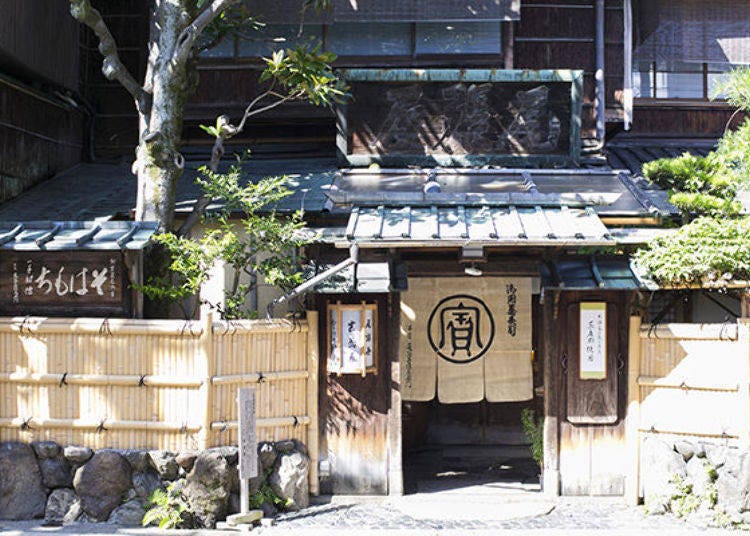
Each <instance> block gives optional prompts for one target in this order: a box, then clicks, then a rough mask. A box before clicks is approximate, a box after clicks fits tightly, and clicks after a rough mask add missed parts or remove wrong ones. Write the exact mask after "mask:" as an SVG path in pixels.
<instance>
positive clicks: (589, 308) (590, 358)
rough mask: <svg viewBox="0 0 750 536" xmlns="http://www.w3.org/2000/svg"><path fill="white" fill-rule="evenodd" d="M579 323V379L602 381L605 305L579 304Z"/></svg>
mask: <svg viewBox="0 0 750 536" xmlns="http://www.w3.org/2000/svg"><path fill="white" fill-rule="evenodd" d="M580 315H581V318H580V323H579V330H580V333H579V336H580V342H579V346H578V349H579V354H580V355H579V359H580V367H579V369H578V372H579V377H580V379H582V380H603V379H605V378H606V377H607V304H606V303H604V302H581V308H580Z"/></svg>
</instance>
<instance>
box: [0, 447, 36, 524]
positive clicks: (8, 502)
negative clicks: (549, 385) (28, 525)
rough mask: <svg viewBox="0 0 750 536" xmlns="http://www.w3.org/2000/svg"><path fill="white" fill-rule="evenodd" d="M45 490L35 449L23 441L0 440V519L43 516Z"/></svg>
mask: <svg viewBox="0 0 750 536" xmlns="http://www.w3.org/2000/svg"><path fill="white" fill-rule="evenodd" d="M46 505H47V492H46V490H45V489H44V486H43V485H42V475H41V472H40V471H39V465H38V463H37V459H36V456H35V455H34V450H33V449H32V448H31V446H29V445H27V444H26V443H20V442H17V441H10V442H6V443H0V519H33V518H37V517H42V516H43V515H44V509H45V507H46Z"/></svg>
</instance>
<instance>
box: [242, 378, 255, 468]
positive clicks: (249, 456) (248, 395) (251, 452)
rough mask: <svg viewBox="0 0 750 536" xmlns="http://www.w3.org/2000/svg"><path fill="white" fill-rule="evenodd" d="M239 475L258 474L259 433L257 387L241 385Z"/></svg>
mask: <svg viewBox="0 0 750 536" xmlns="http://www.w3.org/2000/svg"><path fill="white" fill-rule="evenodd" d="M237 412H238V413H237V416H238V422H239V425H238V437H239V451H240V452H239V467H238V469H239V477H240V479H243V480H244V479H248V478H255V477H256V476H258V434H257V432H256V422H255V420H256V418H255V388H254V387H240V388H239V389H238V393H237Z"/></svg>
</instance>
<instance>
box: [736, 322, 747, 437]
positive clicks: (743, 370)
mask: <svg viewBox="0 0 750 536" xmlns="http://www.w3.org/2000/svg"><path fill="white" fill-rule="evenodd" d="M737 329H738V338H737V353H738V358H739V366H738V367H737V368H738V370H737V372H738V373H739V379H740V385H739V389H738V395H739V396H738V397H739V401H738V402H739V404H738V406H739V407H740V412H741V419H742V431H741V436H740V440H741V442H742V443H743V444H744V445H745V446H747V445H749V444H750V361H749V360H750V319H749V318H741V319H740V320H739V321H738V322H737Z"/></svg>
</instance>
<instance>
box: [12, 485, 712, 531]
mask: <svg viewBox="0 0 750 536" xmlns="http://www.w3.org/2000/svg"><path fill="white" fill-rule="evenodd" d="M467 500H468V501H470V502H466V501H467ZM346 501H347V499H341V498H337V499H336V500H335V501H334V502H332V503H329V504H321V505H316V506H312V507H310V508H308V509H306V510H304V511H302V512H297V513H288V514H283V515H281V516H279V517H278V518H277V520H276V524H275V525H274V526H273V527H257V528H255V529H254V530H252V534H257V535H258V536H261V535H262V536H292V535H295V536H296V535H300V536H376V535H377V536H383V535H385V536H463V535H466V534H470V535H471V536H490V535H495V534H498V535H501V536H508V535H511V534H513V535H519V536H520V535H526V534H532V535H533V536H546V535H550V536H553V535H554V536H563V535H564V536H567V535H569V534H575V535H576V536H583V535H589V534H592V535H593V534H607V536H631V535H632V536H644V535H645V534H654V535H657V536H682V535H684V534H691V533H692V534H698V533H700V534H701V535H706V534H723V533H724V532H725V531H720V530H710V531H705V530H704V529H700V528H698V527H692V526H690V525H688V524H686V523H684V522H683V521H680V520H679V519H676V518H674V517H671V516H646V515H644V514H643V511H642V509H641V508H634V507H628V506H626V505H625V504H623V502H622V500H621V499H608V498H567V497H566V498H559V499H554V500H551V499H547V498H544V497H543V496H541V495H540V494H529V495H526V496H523V495H507V496H497V495H496V496H492V495H490V494H485V495H482V494H478V495H476V496H475V497H474V498H473V499H471V498H469V497H467V493H466V492H463V493H458V494H441V493H436V494H420V495H414V496H406V497H402V498H378V499H372V500H368V501H366V502H356V503H355V502H351V501H350V502H346ZM462 513H463V514H466V513H468V514H469V515H464V516H462ZM430 514H432V515H430ZM527 514H531V515H527ZM461 517H464V519H456V518H461ZM0 533H2V534H3V536H6V535H7V536H21V535H37V536H50V535H54V534H86V535H88V536H105V535H109V534H118V535H121V536H167V535H169V536H234V535H237V534H239V533H238V532H235V531H209V530H192V531H161V530H158V529H155V528H140V527H138V528H136V527H116V526H113V525H107V524H100V523H94V524H83V525H72V526H67V527H43V526H42V525H41V520H37V521H24V522H10V521H2V522H0Z"/></svg>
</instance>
